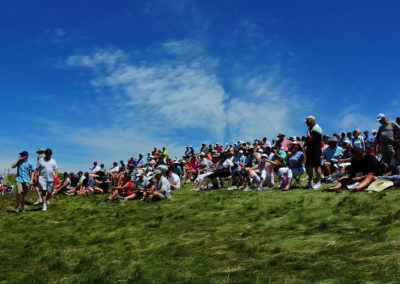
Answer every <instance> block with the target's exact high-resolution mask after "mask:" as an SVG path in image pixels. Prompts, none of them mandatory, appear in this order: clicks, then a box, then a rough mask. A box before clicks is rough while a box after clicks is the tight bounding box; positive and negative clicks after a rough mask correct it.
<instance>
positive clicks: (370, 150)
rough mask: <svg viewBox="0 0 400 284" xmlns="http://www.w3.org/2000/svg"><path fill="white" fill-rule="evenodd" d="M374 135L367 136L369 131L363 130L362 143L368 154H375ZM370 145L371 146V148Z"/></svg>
mask: <svg viewBox="0 0 400 284" xmlns="http://www.w3.org/2000/svg"><path fill="white" fill-rule="evenodd" d="M374 140H375V138H374V137H370V136H369V131H368V130H365V131H364V143H365V151H366V152H367V153H370V154H375V150H374ZM371 147H372V148H371Z"/></svg>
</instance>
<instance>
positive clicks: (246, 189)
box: [243, 186, 251, 191]
mask: <svg viewBox="0 0 400 284" xmlns="http://www.w3.org/2000/svg"><path fill="white" fill-rule="evenodd" d="M243 191H251V188H250V186H246V187H245V188H244V189H243Z"/></svg>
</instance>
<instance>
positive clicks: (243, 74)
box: [0, 0, 400, 170]
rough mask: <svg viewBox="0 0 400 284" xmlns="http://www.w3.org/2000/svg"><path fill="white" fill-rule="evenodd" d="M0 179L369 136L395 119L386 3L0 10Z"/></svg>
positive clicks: (123, 4)
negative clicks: (36, 167) (33, 171)
mask: <svg viewBox="0 0 400 284" xmlns="http://www.w3.org/2000/svg"><path fill="white" fill-rule="evenodd" d="M0 5H1V9H0V19H1V20H0V23H1V25H0V34H1V38H2V40H1V41H2V44H1V45H0V49H1V53H0V60H1V65H0V66H1V69H0V72H1V76H0V85H1V98H2V102H3V107H2V113H3V118H5V119H4V120H3V121H4V123H3V125H2V139H1V140H0V141H1V142H0V168H1V169H3V168H6V167H9V165H10V164H11V163H12V161H13V160H14V159H15V158H17V156H18V152H19V151H21V150H28V151H31V152H34V151H35V150H36V149H37V148H39V147H45V148H46V147H51V148H53V151H54V158H55V159H56V160H57V161H58V164H59V167H60V170H78V169H83V170H85V169H87V168H88V167H89V166H90V165H91V163H92V161H93V160H98V161H99V162H104V163H105V164H106V167H109V166H110V164H111V162H112V161H114V160H120V159H126V158H128V157H130V156H136V155H137V154H138V153H139V152H145V153H147V152H149V151H150V150H151V149H152V147H153V146H157V147H162V146H166V147H167V149H168V150H169V152H170V153H171V155H172V156H179V155H181V154H182V152H183V149H184V147H185V146H186V145H194V146H198V145H199V144H200V143H201V142H203V141H204V142H210V143H216V142H220V143H225V142H228V141H237V140H238V139H242V140H250V139H254V138H262V137H264V136H266V137H268V139H269V140H272V139H275V137H276V134H277V133H278V132H280V131H283V132H285V133H286V134H287V135H288V136H289V135H298V136H300V135H303V134H304V133H305V131H306V126H305V124H304V122H303V120H304V118H305V117H306V116H307V115H310V114H312V115H315V116H316V117H317V120H318V122H319V124H320V125H321V126H322V128H323V130H324V132H325V133H328V134H332V133H333V132H335V131H343V130H344V131H347V130H352V129H354V128H360V129H361V130H365V129H369V130H371V129H372V128H377V127H378V124H377V123H376V122H375V117H376V115H377V114H378V113H380V112H383V113H385V114H386V115H387V116H388V117H389V119H394V118H395V117H396V116H399V115H400V114H399V112H398V108H399V106H400V81H399V80H398V78H399V73H400V72H399V68H400V67H399V64H398V63H399V62H400V53H399V52H398V51H399V50H400V36H399V33H398V29H399V27H400V18H399V17H398V15H397V13H396V11H398V10H399V8H400V4H399V3H398V2H397V1H385V2H377V1H349V0H347V1H235V0H230V1H205V0H202V1H189V0H188V1H174V0H169V1H163V0H158V1H145V0H143V1H127V0H125V1H123V0H119V1H117V0H115V1H99V0H97V1H19V0H5V1H1V4H0Z"/></svg>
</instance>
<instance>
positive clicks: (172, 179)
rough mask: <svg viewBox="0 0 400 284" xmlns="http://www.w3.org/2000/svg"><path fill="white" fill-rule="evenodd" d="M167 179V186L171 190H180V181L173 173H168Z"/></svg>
mask: <svg viewBox="0 0 400 284" xmlns="http://www.w3.org/2000/svg"><path fill="white" fill-rule="evenodd" d="M167 179H168V181H169V185H170V186H171V189H180V188H181V179H180V178H179V176H178V175H177V174H175V173H174V172H172V171H168V172H167Z"/></svg>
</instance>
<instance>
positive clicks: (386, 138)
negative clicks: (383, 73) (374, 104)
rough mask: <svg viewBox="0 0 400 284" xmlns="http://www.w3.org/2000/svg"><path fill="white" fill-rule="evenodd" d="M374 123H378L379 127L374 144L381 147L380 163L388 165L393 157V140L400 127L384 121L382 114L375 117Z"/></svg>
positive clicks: (384, 117)
mask: <svg viewBox="0 0 400 284" xmlns="http://www.w3.org/2000/svg"><path fill="white" fill-rule="evenodd" d="M376 121H377V122H379V123H380V124H381V126H379V129H378V134H377V135H376V138H377V139H376V141H375V143H379V144H380V145H381V151H382V161H383V162H384V163H385V164H387V165H389V164H390V161H391V160H392V158H393V156H394V149H393V142H394V138H395V137H396V135H397V132H398V131H400V126H399V125H398V124H397V123H396V122H394V121H389V120H388V119H386V116H385V115H384V114H383V113H380V114H379V115H378V116H377V118H376Z"/></svg>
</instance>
